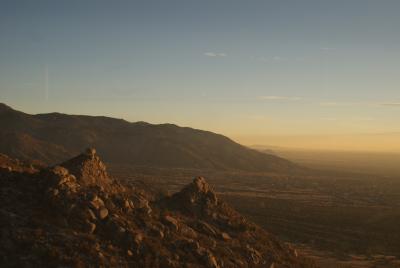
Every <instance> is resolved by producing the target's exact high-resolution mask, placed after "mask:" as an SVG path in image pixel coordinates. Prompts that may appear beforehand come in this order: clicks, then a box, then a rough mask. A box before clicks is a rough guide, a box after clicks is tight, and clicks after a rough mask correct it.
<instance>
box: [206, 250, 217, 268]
mask: <svg viewBox="0 0 400 268" xmlns="http://www.w3.org/2000/svg"><path fill="white" fill-rule="evenodd" d="M205 261H206V265H207V267H209V268H220V266H219V265H218V262H217V260H216V259H215V257H214V255H212V254H211V253H210V252H207V254H206V255H205Z"/></svg>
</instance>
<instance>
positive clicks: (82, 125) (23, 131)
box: [0, 104, 300, 172]
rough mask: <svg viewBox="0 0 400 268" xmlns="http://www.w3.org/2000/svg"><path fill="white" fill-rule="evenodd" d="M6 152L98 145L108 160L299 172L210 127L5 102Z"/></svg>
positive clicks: (71, 150)
mask: <svg viewBox="0 0 400 268" xmlns="http://www.w3.org/2000/svg"><path fill="white" fill-rule="evenodd" d="M0 124H1V126H2V128H1V129H0V152H2V153H5V154H8V155H10V156H12V157H16V158H20V159H37V160H40V161H43V162H44V163H47V164H53V163H56V162H61V161H64V160H65V159H66V158H69V157H72V156H73V155H76V154H78V153H79V151H80V149H81V148H84V147H88V146H92V147H96V148H97V149H98V151H99V153H100V154H101V155H102V156H103V158H104V160H105V161H106V162H108V163H111V164H113V163H116V164H128V165H136V166H154V167H167V168H169V167H177V168H202V169H217V170H226V169H236V170H246V171H285V172H290V171H296V170H299V169H300V168H299V167H298V166H296V165H295V164H293V163H291V162H289V161H287V160H285V159H283V158H279V157H277V156H273V155H269V154H264V153H261V152H258V151H256V150H252V149H250V148H247V147H245V146H242V145H240V144H238V143H236V142H234V141H232V140H230V139H229V138H227V137H225V136H222V135H218V134H215V133H212V132H208V131H202V130H196V129H192V128H187V127H178V126H176V125H172V124H161V125H152V124H148V123H144V122H137V123H130V122H127V121H124V120H122V119H114V118H108V117H102V116H81V115H66V114H59V113H50V114H38V115H30V114H26V113H22V112H19V111H15V110H13V109H11V108H10V107H8V106H6V105H4V104H1V105H0Z"/></svg>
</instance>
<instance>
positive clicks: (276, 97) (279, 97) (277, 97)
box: [258, 96, 302, 101]
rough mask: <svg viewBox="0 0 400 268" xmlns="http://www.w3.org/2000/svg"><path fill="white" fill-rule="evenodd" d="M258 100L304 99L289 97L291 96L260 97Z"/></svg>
mask: <svg viewBox="0 0 400 268" xmlns="http://www.w3.org/2000/svg"><path fill="white" fill-rule="evenodd" d="M258 99H260V100H267V101H278V100H281V101H298V100H301V99H302V98H300V97H289V96H259V97H258Z"/></svg>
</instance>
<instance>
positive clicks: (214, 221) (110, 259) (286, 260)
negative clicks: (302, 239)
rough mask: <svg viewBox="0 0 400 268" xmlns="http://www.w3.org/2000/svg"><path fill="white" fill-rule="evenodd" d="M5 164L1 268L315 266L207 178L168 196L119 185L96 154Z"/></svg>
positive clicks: (1, 168) (0, 174) (0, 182)
mask: <svg viewBox="0 0 400 268" xmlns="http://www.w3.org/2000/svg"><path fill="white" fill-rule="evenodd" d="M0 163H1V164H0V186H1V187H0V189H1V195H0V230H1V243H0V266H1V267H44V266H46V267H49V266H50V267H55V266H57V267H58V266H66V267H87V266H95V267H213V268H216V267H275V268H276V267H314V265H313V264H312V263H311V262H310V261H309V260H307V259H305V258H303V257H302V256H299V255H298V254H297V252H296V250H295V249H293V248H289V247H288V246H286V245H284V244H283V243H281V242H279V241H278V240H277V239H276V238H275V237H273V236H272V235H270V234H268V233H266V232H265V231H264V230H262V229H261V228H260V227H258V226H256V225H255V224H252V223H250V222H248V221H247V220H246V219H244V218H243V217H242V216H240V215H239V214H238V213H237V212H235V211H234V210H233V209H232V208H230V207H229V206H228V205H227V204H225V203H224V202H223V201H221V200H220V199H219V198H218V197H217V196H216V194H215V193H214V191H213V190H212V188H211V187H210V186H209V185H208V184H207V182H206V181H205V179H204V178H196V179H194V181H193V182H192V183H191V184H189V185H188V186H187V187H185V188H184V189H182V190H181V191H180V192H178V193H176V194H174V195H172V196H160V195H159V194H157V191H152V190H143V189H141V188H139V187H137V186H136V187H135V186H131V185H122V184H120V183H119V182H118V181H116V180H114V179H112V178H110V177H109V176H108V175H107V171H106V167H105V165H104V164H103V162H102V161H101V160H100V159H99V157H98V156H97V154H96V152H95V150H93V149H89V150H87V151H86V152H85V153H84V154H81V155H79V156H77V157H75V158H73V159H71V160H69V161H67V162H64V163H62V164H60V165H57V166H53V167H49V168H37V167H33V166H30V165H24V164H23V163H22V162H18V161H16V160H12V159H11V158H8V157H5V156H4V157H2V158H0Z"/></svg>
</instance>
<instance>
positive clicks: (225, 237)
mask: <svg viewBox="0 0 400 268" xmlns="http://www.w3.org/2000/svg"><path fill="white" fill-rule="evenodd" d="M221 237H222V239H224V240H225V241H228V240H231V237H230V236H229V234H227V233H224V232H223V233H221Z"/></svg>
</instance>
